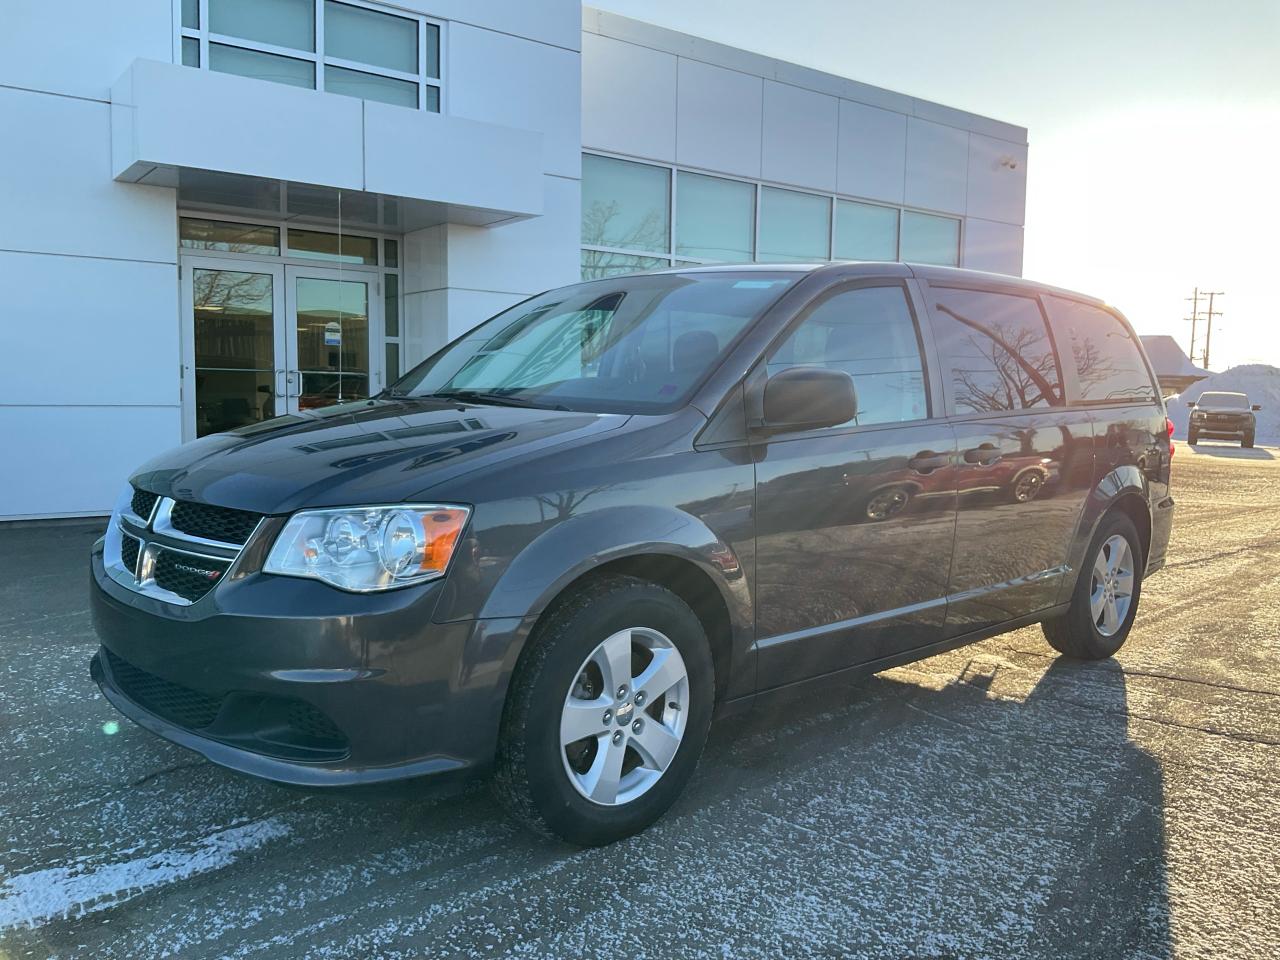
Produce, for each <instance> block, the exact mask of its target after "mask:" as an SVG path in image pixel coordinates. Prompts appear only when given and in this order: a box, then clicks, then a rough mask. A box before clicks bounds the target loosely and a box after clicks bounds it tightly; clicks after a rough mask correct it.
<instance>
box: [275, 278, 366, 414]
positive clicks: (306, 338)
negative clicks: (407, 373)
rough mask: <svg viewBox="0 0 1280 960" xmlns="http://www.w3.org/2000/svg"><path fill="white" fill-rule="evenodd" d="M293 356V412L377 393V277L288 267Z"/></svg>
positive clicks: (290, 399)
mask: <svg viewBox="0 0 1280 960" xmlns="http://www.w3.org/2000/svg"><path fill="white" fill-rule="evenodd" d="M285 276H286V280H287V284H288V287H287V289H288V296H287V299H288V316H289V329H288V333H287V337H286V339H287V346H288V348H289V350H290V352H291V363H290V365H289V368H288V374H287V382H288V385H289V397H288V402H289V412H290V413H296V412H297V411H299V410H312V409H315V408H316V407H327V406H329V405H330V404H333V403H344V402H346V401H348V400H362V399H364V398H366V397H369V396H371V395H372V394H374V393H377V392H378V390H380V389H381V384H380V383H378V382H377V379H378V378H377V374H378V372H379V371H377V370H375V369H374V365H373V364H374V360H373V358H375V357H377V356H378V355H379V351H377V350H375V349H373V341H372V338H373V335H374V327H375V323H374V320H375V318H374V317H373V316H371V314H372V313H373V310H372V307H373V305H374V304H375V303H376V302H377V301H378V298H377V297H375V296H374V295H373V292H374V283H375V282H376V277H375V276H374V275H373V274H363V273H353V272H351V271H349V270H343V271H338V270H317V269H315V268H312V267H305V268H304V267H285Z"/></svg>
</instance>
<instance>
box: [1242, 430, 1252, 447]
mask: <svg viewBox="0 0 1280 960" xmlns="http://www.w3.org/2000/svg"><path fill="white" fill-rule="evenodd" d="M1240 446H1242V447H1252V446H1253V434H1252V433H1246V434H1245V435H1244V438H1243V439H1242V440H1241V441H1240Z"/></svg>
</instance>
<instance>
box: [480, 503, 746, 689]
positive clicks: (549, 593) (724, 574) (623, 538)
mask: <svg viewBox="0 0 1280 960" xmlns="http://www.w3.org/2000/svg"><path fill="white" fill-rule="evenodd" d="M745 543H746V544H747V545H749V544H750V543H751V541H750V540H749V539H748V540H746V541H745ZM740 547H741V545H740ZM747 549H748V550H749V549H750V546H747ZM739 554H740V549H739V550H735V549H734V547H733V546H732V545H730V544H729V543H728V542H727V541H726V539H725V538H722V537H720V536H718V535H717V534H716V533H715V532H714V531H713V530H712V529H711V527H710V526H708V524H707V523H706V522H705V521H704V520H702V519H701V518H699V517H697V516H694V515H693V514H691V513H688V512H685V511H683V510H679V509H676V508H673V507H662V506H642V505H633V506H618V507H614V508H609V509H603V510H598V511H593V512H591V513H587V514H581V515H578V516H574V517H570V518H569V519H566V520H564V521H562V522H560V523H558V524H556V525H555V526H553V527H551V528H549V529H548V530H546V531H544V532H543V533H541V534H540V535H539V536H537V537H536V538H535V539H533V540H532V541H530V542H529V543H528V544H527V545H526V546H525V547H524V549H523V550H521V551H520V553H519V554H518V555H517V556H516V557H514V558H513V559H512V561H511V563H510V564H509V565H508V566H507V568H506V570H505V571H503V573H502V575H501V577H500V578H499V579H498V581H497V582H496V584H495V585H494V587H493V589H492V590H491V591H490V592H489V594H488V596H487V597H486V598H485V600H484V603H483V605H482V606H481V608H480V610H479V611H478V617H479V618H481V619H507V618H513V617H520V618H523V619H524V620H525V622H526V623H530V622H532V621H533V620H534V619H535V618H536V617H538V616H539V615H541V614H542V612H543V611H545V610H546V608H547V607H548V606H549V605H550V604H551V603H552V601H554V600H555V598H556V597H558V596H559V595H560V594H561V593H563V592H564V591H565V590H566V589H567V588H568V587H569V586H570V585H571V584H573V583H574V582H575V581H577V580H578V579H580V578H581V577H583V576H586V575H588V574H590V573H591V572H593V571H595V570H598V569H600V568H601V567H602V566H604V565H606V564H609V563H612V562H614V561H618V560H628V559H634V558H643V557H655V558H656V557H662V558H672V559H676V560H681V561H684V562H686V563H688V564H690V565H692V566H693V567H696V568H697V569H698V570H699V571H700V572H701V573H702V574H703V575H705V577H706V578H707V579H708V580H709V581H710V582H711V583H712V584H714V586H715V588H716V590H717V592H718V594H719V596H720V599H721V601H722V602H723V604H724V607H725V610H726V612H727V614H728V620H729V630H730V643H731V649H730V664H729V677H728V683H727V686H726V688H725V695H726V697H727V698H732V697H735V696H739V695H744V694H748V693H751V692H753V691H754V687H755V676H754V667H753V665H752V663H751V658H750V655H749V651H750V650H751V644H752V641H753V639H754V618H753V616H752V606H751V593H750V587H749V584H748V577H747V566H746V562H747V561H749V559H750V558H749V557H743V556H740V555H739ZM513 646H514V645H513ZM518 646H519V647H523V643H520V644H519V645H518ZM519 654H520V649H518V648H513V649H511V650H509V651H508V653H507V660H508V662H507V663H506V664H505V665H504V666H505V667H506V668H507V669H508V670H509V669H513V668H514V665H515V662H516V660H517V659H518V657H519ZM504 672H505V671H504Z"/></svg>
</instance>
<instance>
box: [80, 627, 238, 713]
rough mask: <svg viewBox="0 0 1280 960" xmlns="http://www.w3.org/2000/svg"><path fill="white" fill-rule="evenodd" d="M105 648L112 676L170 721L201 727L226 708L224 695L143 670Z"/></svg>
mask: <svg viewBox="0 0 1280 960" xmlns="http://www.w3.org/2000/svg"><path fill="white" fill-rule="evenodd" d="M103 651H104V652H105V653H106V655H107V666H109V667H110V668H111V676H112V677H113V678H115V681H116V686H118V687H119V688H120V690H121V691H122V692H123V693H124V695H125V696H126V697H128V698H129V699H130V700H132V701H133V702H134V703H136V704H137V705H138V706H140V707H142V708H143V709H144V710H147V711H148V712H150V713H154V714H155V715H156V716H158V717H163V718H164V719H165V720H168V721H169V722H170V723H176V724H178V725H179V726H183V727H187V728H189V729H192V730H199V729H201V728H203V727H207V726H209V724H211V723H213V721H214V719H215V718H216V717H217V716H218V711H219V710H221V709H222V698H221V697H210V696H208V695H206V694H203V693H197V692H196V691H195V690H189V689H187V688H186V687H183V686H180V685H178V684H176V683H170V682H169V681H168V680H164V679H162V678H160V677H157V676H156V675H155V674H152V673H147V672H146V671H145V670H139V669H138V668H137V667H135V666H134V665H133V664H131V663H129V662H128V661H127V660H121V659H120V658H119V657H117V656H116V655H115V654H114V653H112V652H111V651H110V650H107V649H106V648H105V647H104V648H103Z"/></svg>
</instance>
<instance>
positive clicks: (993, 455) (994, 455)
mask: <svg viewBox="0 0 1280 960" xmlns="http://www.w3.org/2000/svg"><path fill="white" fill-rule="evenodd" d="M1000 458H1001V454H1000V451H999V450H997V449H996V446H995V444H994V443H982V444H979V445H978V446H976V447H974V448H972V449H970V450H966V451H965V452H964V462H965V463H976V464H978V465H979V466H983V467H989V466H991V465H992V464H993V463H999V462H1000Z"/></svg>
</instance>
